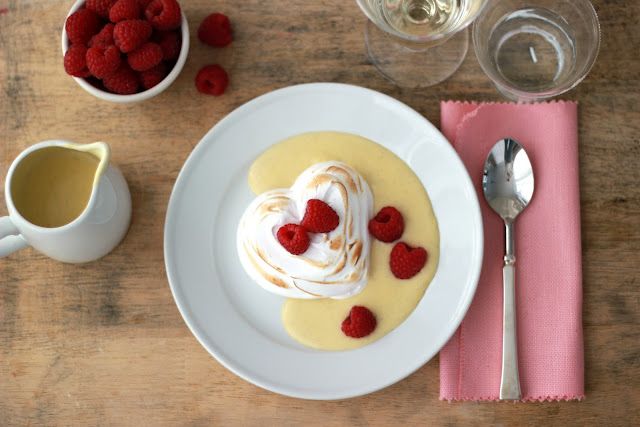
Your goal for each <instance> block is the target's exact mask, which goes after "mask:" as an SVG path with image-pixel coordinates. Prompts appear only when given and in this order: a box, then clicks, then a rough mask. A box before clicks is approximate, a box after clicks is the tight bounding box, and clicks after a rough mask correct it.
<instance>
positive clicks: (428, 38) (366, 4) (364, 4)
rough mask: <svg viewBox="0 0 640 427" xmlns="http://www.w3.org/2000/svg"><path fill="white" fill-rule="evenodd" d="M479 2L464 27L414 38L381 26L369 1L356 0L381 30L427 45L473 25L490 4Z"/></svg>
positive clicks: (386, 26) (484, 1) (460, 26)
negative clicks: (478, 5)
mask: <svg viewBox="0 0 640 427" xmlns="http://www.w3.org/2000/svg"><path fill="white" fill-rule="evenodd" d="M479 1H481V2H482V4H481V5H480V7H478V10H476V12H475V13H473V14H471V15H469V16H467V18H465V21H464V22H463V24H462V25H459V26H457V27H455V28H452V29H451V30H449V31H445V32H442V33H438V34H434V35H429V36H413V35H409V34H406V33H403V32H400V31H398V30H396V29H394V28H393V27H391V26H390V25H381V24H380V22H379V20H378V19H376V17H375V16H374V14H373V12H372V11H371V9H370V7H369V2H368V1H367V0H356V3H358V6H359V7H360V10H362V12H363V13H364V14H365V15H366V17H367V19H369V21H371V22H372V23H373V24H374V25H375V26H376V27H378V28H379V29H380V30H382V31H384V32H385V33H387V34H390V35H392V36H395V37H398V38H401V39H403V40H406V41H409V42H414V43H427V42H431V41H437V40H442V39H446V38H448V37H451V36H452V35H453V34H455V33H457V32H459V31H462V30H464V29H465V28H467V27H468V26H469V25H471V23H472V22H473V21H475V19H476V18H477V17H478V16H479V15H480V13H482V11H483V10H484V8H485V6H486V5H487V3H488V0H479Z"/></svg>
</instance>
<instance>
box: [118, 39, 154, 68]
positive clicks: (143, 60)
mask: <svg viewBox="0 0 640 427" xmlns="http://www.w3.org/2000/svg"><path fill="white" fill-rule="evenodd" d="M127 61H128V62H129V65H130V66H131V68H133V69H134V70H136V71H146V70H149V69H151V68H153V67H155V66H156V65H158V64H159V63H160V62H161V61H162V48H160V46H159V45H157V44H156V43H152V42H147V43H145V44H143V45H142V46H140V47H139V48H137V49H136V50H134V51H133V52H129V54H128V55H127Z"/></svg>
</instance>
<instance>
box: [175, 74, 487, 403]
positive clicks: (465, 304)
mask: <svg viewBox="0 0 640 427" xmlns="http://www.w3.org/2000/svg"><path fill="white" fill-rule="evenodd" d="M323 88H324V89H325V90H331V89H334V90H350V91H355V92H361V93H363V94H369V95H373V96H377V97H382V98H383V99H385V100H386V101H387V102H390V103H392V104H394V106H395V107H398V108H401V109H402V110H403V112H405V113H407V114H410V115H412V116H414V118H416V119H417V120H418V121H420V122H422V123H423V125H425V126H427V127H429V128H431V130H432V131H435V132H436V133H437V134H439V135H440V136H441V137H442V138H443V139H444V140H445V142H447V144H445V145H446V146H447V148H446V150H449V151H450V152H451V153H452V154H453V158H454V159H455V161H456V162H458V164H459V166H461V168H462V170H463V171H464V180H465V181H466V184H467V187H468V189H470V190H471V191H470V194H471V195H472V199H473V201H475V203H474V209H473V212H472V214H473V217H474V219H475V221H474V222H476V223H478V225H479V227H478V238H477V244H476V245H475V247H474V248H473V249H474V252H477V254H478V258H477V259H478V262H477V263H476V265H475V266H472V267H474V268H473V270H472V271H470V277H471V283H470V287H469V288H468V291H467V292H466V293H465V294H464V295H463V298H464V300H463V301H462V303H461V305H460V306H461V308H462V309H461V310H459V311H458V313H457V314H456V316H455V317H454V320H453V322H452V323H453V324H455V325H456V326H455V328H453V331H452V332H451V333H450V334H448V336H447V339H446V340H445V341H444V343H443V344H442V346H440V347H439V348H437V349H435V350H434V351H433V352H430V353H425V354H424V357H420V362H418V363H417V365H416V366H410V367H409V368H408V369H406V370H405V371H403V372H401V373H400V375H398V376H397V377H396V378H395V379H394V380H391V381H388V382H385V383H381V384H376V385H375V386H373V387H362V389H360V390H354V389H351V390H350V391H349V392H345V393H341V394H331V395H330V396H325V395H321V394H320V393H313V392H308V391H303V390H300V389H298V390H296V391H292V390H286V389H283V388H282V387H280V386H279V385H278V384H271V383H268V382H265V381H263V380H262V378H260V377H253V376H251V375H249V374H247V373H245V372H243V369H242V368H238V367H236V366H234V363H233V361H232V360H229V358H227V357H226V355H224V354H223V352H221V351H218V350H217V349H214V348H212V347H211V346H209V345H208V344H207V342H206V340H205V339H204V338H203V337H202V336H201V334H204V331H202V333H201V331H200V330H199V329H198V325H197V322H196V321H195V319H193V320H191V319H190V316H193V314H192V313H191V312H190V311H188V310H187V308H186V307H185V306H186V302H185V301H183V300H182V299H181V297H180V294H179V292H178V291H179V290H178V289H177V287H176V285H174V283H177V281H178V279H177V277H176V276H177V274H176V272H174V271H173V268H172V263H171V262H170V260H169V252H170V250H169V249H168V248H169V246H170V241H169V240H170V239H169V237H168V236H169V235H170V229H171V228H172V227H173V225H174V223H175V221H176V220H175V219H174V215H175V213H172V212H175V211H176V208H174V207H173V206H174V205H175V203H176V198H177V197H178V192H179V191H180V190H181V188H182V186H184V185H185V179H186V178H185V176H186V173H187V171H188V170H189V169H190V168H189V166H190V165H191V164H192V163H194V162H195V161H196V160H197V158H198V157H199V154H200V152H201V151H202V150H204V149H206V147H207V145H208V144H207V143H206V142H205V141H206V140H207V139H208V138H209V136H210V135H211V134H213V133H215V132H217V130H218V129H219V128H222V127H224V126H225V125H226V123H227V122H229V121H232V120H234V119H235V117H236V116H237V115H239V114H242V113H243V112H245V111H247V110H249V111H250V110H251V109H252V108H254V107H256V105H259V104H261V103H263V102H265V100H268V99H270V98H274V97H280V96H283V95H286V94H288V93H295V92H298V91H302V92H304V91H309V90H311V91H313V90H322V89H323ZM483 247H484V229H483V222H482V215H481V211H480V201H479V200H478V195H477V193H476V190H475V187H474V185H473V181H472V180H471V177H470V176H469V172H468V171H467V168H466V166H465V165H464V163H463V162H462V159H461V158H460V156H459V155H458V153H457V152H456V151H455V149H454V148H453V146H452V145H451V143H450V142H449V141H448V140H447V138H446V137H445V136H444V135H443V134H442V132H440V130H439V129H438V128H437V127H435V126H434V125H433V124H432V123H431V122H430V121H429V120H428V119H427V118H426V117H424V116H423V115H422V114H420V113H418V112H417V111H416V110H414V109H413V108H411V107H410V106H408V105H407V104H405V103H404V102H402V101H400V100H398V99H395V98H393V97H391V96H389V95H387V94H384V93H382V92H378V91H376V90H373V89H369V88H366V87H363V86H357V85H352V84H346V83H334V82H314V83H302V84H296V85H291V86H285V87H282V88H279V89H275V90H272V91H269V92H266V93H263V94H261V95H258V96H256V97H254V98H252V99H250V100H249V101H247V102H245V103H243V104H241V105H239V106H238V107H236V108H234V109H233V110H232V111H230V112H229V113H228V114H226V115H225V116H224V117H223V118H222V119H220V120H219V121H218V122H216V123H215V124H214V125H213V126H212V127H211V128H210V129H209V130H208V131H207V132H206V133H205V134H204V135H203V136H202V138H201V139H200V140H199V141H198V143H197V144H196V145H195V146H194V147H193V148H192V150H191V152H190V153H189V156H188V157H187V159H186V160H185V161H184V163H183V164H182V167H181V168H180V172H179V173H178V176H177V177H176V179H175V182H174V184H173V187H172V189H171V194H170V196H169V201H168V203H167V210H166V213H165V222H164V227H163V258H164V264H165V273H166V276H167V281H168V283H169V289H170V291H171V295H172V297H173V300H174V302H175V304H176V306H177V307H178V311H179V312H180V315H181V316H182V319H183V321H184V322H185V324H186V325H187V327H188V329H189V331H190V332H191V334H192V335H193V336H194V337H195V338H196V340H197V341H198V342H199V343H200V345H201V346H202V347H203V348H204V349H205V350H206V351H207V352H208V353H209V355H210V356H211V357H213V358H214V359H215V360H216V361H218V362H219V363H220V364H221V365H222V366H224V367H225V368H226V369H227V370H229V371H230V372H232V373H233V374H235V375H237V376H238V377H240V378H242V379H243V380H245V381H247V382H249V383H251V384H253V385H255V386H258V387H260V388H262V389H265V390H268V391H271V392H274V393H278V394H281V395H284V396H288V397H293V398H299V399H307V400H326V401H329V400H340V399H349V398H353V397H358V396H363V395H366V394H369V393H373V392H376V391H379V390H382V389H384V388H386V387H389V386H391V385H393V384H395V383H397V382H400V381H402V380H404V379H405V378H407V377H409V376H410V375H412V374H413V373H414V372H416V371H417V370H419V369H420V368H421V367H422V366H424V365H425V364H426V363H428V362H429V361H430V360H431V359H433V357H434V356H435V355H436V354H437V353H439V352H440V350H441V349H442V347H444V346H445V345H446V343H447V342H448V341H449V340H450V339H451V337H452V336H453V335H454V334H455V333H456V331H457V330H458V328H459V327H460V324H461V323H462V320H463V319H464V317H465V316H466V314H467V311H468V310H469V307H470V305H471V302H472V301H473V298H474V296H475V293H476V291H477V287H478V281H479V278H480V273H481V270H482V263H483ZM423 359H424V360H423Z"/></svg>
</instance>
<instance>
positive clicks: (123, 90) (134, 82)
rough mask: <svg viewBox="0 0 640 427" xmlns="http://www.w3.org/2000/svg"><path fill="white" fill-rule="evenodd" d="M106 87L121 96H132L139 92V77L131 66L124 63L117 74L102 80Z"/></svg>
mask: <svg viewBox="0 0 640 427" xmlns="http://www.w3.org/2000/svg"><path fill="white" fill-rule="evenodd" d="M102 83H103V84H104V87H105V88H107V90H109V91H110V92H113V93H117V94H119V95H131V94H132V93H136V92H137V91H138V76H137V75H136V72H135V71H133V70H132V69H131V68H130V67H129V65H127V64H126V63H123V64H122V65H121V66H120V68H118V70H116V72H115V73H112V74H109V75H108V76H107V77H105V78H104V79H103V80H102Z"/></svg>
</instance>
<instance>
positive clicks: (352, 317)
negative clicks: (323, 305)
mask: <svg viewBox="0 0 640 427" xmlns="http://www.w3.org/2000/svg"><path fill="white" fill-rule="evenodd" d="M377 324H378V322H377V320H376V316H375V315H374V314H373V313H372V312H371V310H369V309H368V308H367V307H363V306H361V305H354V306H353V307H351V311H349V315H348V316H347V318H346V319H344V320H343V321H342V325H341V329H342V332H343V333H344V334H345V335H346V336H348V337H351V338H363V337H366V336H367V335H369V334H370V333H371V332H373V331H374V330H375V329H376V326H377Z"/></svg>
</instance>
